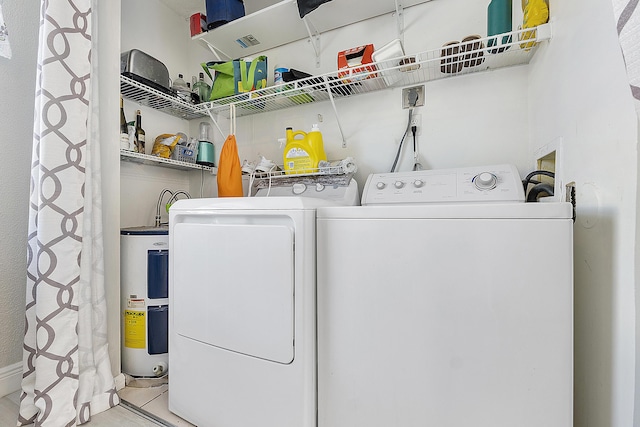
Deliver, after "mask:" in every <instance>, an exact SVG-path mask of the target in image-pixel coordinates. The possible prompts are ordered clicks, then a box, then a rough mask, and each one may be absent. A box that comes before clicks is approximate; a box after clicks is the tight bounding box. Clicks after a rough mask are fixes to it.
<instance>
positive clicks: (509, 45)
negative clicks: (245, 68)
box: [120, 24, 551, 120]
mask: <svg viewBox="0 0 640 427" xmlns="http://www.w3.org/2000/svg"><path fill="white" fill-rule="evenodd" d="M550 38H551V24H544V25H540V26H538V27H535V28H528V29H524V30H517V31H512V32H509V33H504V34H501V35H495V36H491V37H484V38H480V37H477V38H473V39H472V40H468V41H464V42H460V43H455V44H450V45H445V46H442V47H440V48H438V49H434V50H429V51H425V52H421V53H418V54H415V55H405V56H403V57H398V58H392V59H389V60H385V61H380V62H374V63H371V64H366V65H365V66H363V67H361V68H360V69H357V68H356V69H351V70H349V71H346V74H345V73H343V72H340V71H334V72H332V73H327V74H322V75H318V76H313V77H309V78H305V79H301V80H296V81H295V82H289V83H285V84H283V85H278V86H271V87H268V88H265V89H259V90H255V91H253V92H248V93H244V94H239V95H234V96H230V97H226V98H222V99H219V100H216V101H212V102H205V103H201V104H189V103H187V102H185V101H182V100H181V99H179V98H177V97H175V96H171V95H168V94H166V93H163V92H161V91H158V90H156V89H153V88H151V87H148V86H146V85H144V84H141V83H139V82H137V81H135V80H132V79H130V78H128V77H126V76H122V75H121V76H120V90H121V92H122V95H123V96H124V97H125V98H128V99H132V100H134V101H136V102H138V103H140V104H142V105H145V106H148V107H151V108H154V109H156V110H160V111H163V112H165V113H167V114H171V115H173V116H177V117H181V118H183V119H187V120H190V119H195V118H203V117H210V116H211V114H219V115H221V116H223V117H226V118H229V109H230V108H229V107H230V105H231V104H234V105H235V106H236V116H237V117H241V116H247V115H252V114H260V113H266V112H269V111H276V110H281V109H285V108H291V107H299V106H302V105H305V104H310V103H314V102H322V101H327V100H334V99H341V98H348V97H351V96H355V95H360V94H364V93H369V92H374V91H379V90H383V89H387V88H396V87H404V86H410V85H416V84H420V83H425V82H429V81H432V80H438V79H444V78H450V77H456V76H461V75H466V74H472V73H477V72H482V71H486V70H494V69H498V68H504V67H510V66H515V65H523V64H527V63H529V61H530V60H531V58H532V57H533V55H534V53H535V51H536V50H537V47H538V45H539V43H540V42H542V41H545V40H549V39H550ZM496 40H500V41H507V42H506V43H503V44H501V45H500V46H489V45H490V44H492V43H491V42H492V41H496ZM354 70H355V71H354Z"/></svg>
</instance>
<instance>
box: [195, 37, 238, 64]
mask: <svg viewBox="0 0 640 427" xmlns="http://www.w3.org/2000/svg"><path fill="white" fill-rule="evenodd" d="M201 41H202V43H204V45H205V46H206V47H208V48H209V50H210V51H211V53H213V56H215V57H216V60H218V61H224V60H223V59H221V58H220V55H218V52H220V53H221V54H222V55H224V56H225V57H227V58H228V59H229V60H230V59H231V57H230V56H229V55H227V54H226V53H224V52H223V51H221V50H220V49H218V48H216V47H215V46H214V45H212V44H211V43H209V42H208V41H206V40H204V39H202V40H201Z"/></svg>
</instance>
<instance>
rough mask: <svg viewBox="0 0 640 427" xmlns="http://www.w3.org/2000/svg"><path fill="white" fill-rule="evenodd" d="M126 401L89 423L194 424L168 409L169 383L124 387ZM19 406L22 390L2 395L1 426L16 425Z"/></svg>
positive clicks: (102, 426) (129, 426) (95, 426)
mask: <svg viewBox="0 0 640 427" xmlns="http://www.w3.org/2000/svg"><path fill="white" fill-rule="evenodd" d="M118 395H119V396H120V399H121V400H123V401H124V402H123V403H122V404H120V405H118V406H116V407H115V408H111V409H109V410H107V411H104V412H102V413H100V414H97V415H94V416H93V417H92V418H91V422H90V423H88V424H86V425H87V426H90V427H113V426H117V425H119V426H123V427H124V426H126V427H157V426H169V427H195V426H193V424H191V423H189V422H187V421H185V420H183V419H182V418H180V417H178V416H177V415H174V414H172V413H171V412H169V409H168V404H169V400H168V397H169V393H168V386H167V384H163V385H160V386H156V387H146V388H139V387H125V388H124V389H122V390H120V391H119V392H118ZM19 408H20V392H19V391H16V392H15V393H11V394H9V395H8V396H5V397H3V398H1V399H0V427H14V426H15V425H16V420H17V419H18V410H19Z"/></svg>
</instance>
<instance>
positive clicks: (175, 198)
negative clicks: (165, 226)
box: [156, 188, 191, 227]
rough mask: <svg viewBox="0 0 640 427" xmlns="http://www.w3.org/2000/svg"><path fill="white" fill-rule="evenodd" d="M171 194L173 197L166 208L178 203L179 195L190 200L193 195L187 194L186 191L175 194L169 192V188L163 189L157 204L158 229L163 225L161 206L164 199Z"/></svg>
mask: <svg viewBox="0 0 640 427" xmlns="http://www.w3.org/2000/svg"><path fill="white" fill-rule="evenodd" d="M167 193H169V194H170V195H171V196H170V197H169V200H168V201H167V204H166V205H165V206H166V207H169V206H171V205H172V204H173V203H175V202H176V201H178V196H179V195H181V194H182V195H183V196H185V198H187V199H190V198H191V194H189V193H187V192H186V191H184V190H178V191H176V192H175V193H174V192H173V191H171V190H169V189H168V188H165V189H163V190H162V191H161V192H160V197H158V203H157V204H156V227H160V226H161V225H162V223H161V222H160V206H162V199H163V198H164V196H165V195H166V194H167Z"/></svg>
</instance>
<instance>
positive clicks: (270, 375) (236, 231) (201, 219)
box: [169, 180, 358, 427]
mask: <svg viewBox="0 0 640 427" xmlns="http://www.w3.org/2000/svg"><path fill="white" fill-rule="evenodd" d="M301 190H302V191H301ZM268 192H269V194H270V195H271V196H274V195H275V196H277V197H251V198H246V197H242V198H240V197H239V198H217V199H191V200H180V201H178V202H177V203H176V204H174V205H173V206H172V207H171V210H170V213H169V228H170V231H169V250H170V253H171V257H170V261H169V295H170V297H169V301H170V307H169V363H170V365H171V366H172V370H171V376H170V379H169V410H170V411H171V412H173V413H175V414H177V415H179V416H180V417H182V418H184V419H185V420H187V421H189V422H191V423H193V424H196V425H198V426H200V427H207V426H212V427H213V426H215V427H218V426H223V427H248V426H260V427H314V426H316V422H317V421H316V418H317V416H316V413H317V396H316V395H317V385H316V262H315V260H316V209H317V208H318V207H320V206H325V207H326V206H334V205H336V204H341V203H342V204H355V203H357V202H358V190H357V184H356V182H355V181H354V180H352V181H351V183H350V184H349V185H348V186H344V187H341V186H336V187H334V186H330V185H321V186H315V185H309V186H306V185H305V186H304V188H303V187H301V186H299V185H298V186H297V188H296V190H295V194H297V195H298V196H294V189H293V188H292V187H289V188H287V187H274V188H272V189H270V190H269V191H268ZM265 195H266V193H265ZM283 196H286V197H283Z"/></svg>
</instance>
